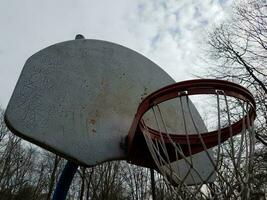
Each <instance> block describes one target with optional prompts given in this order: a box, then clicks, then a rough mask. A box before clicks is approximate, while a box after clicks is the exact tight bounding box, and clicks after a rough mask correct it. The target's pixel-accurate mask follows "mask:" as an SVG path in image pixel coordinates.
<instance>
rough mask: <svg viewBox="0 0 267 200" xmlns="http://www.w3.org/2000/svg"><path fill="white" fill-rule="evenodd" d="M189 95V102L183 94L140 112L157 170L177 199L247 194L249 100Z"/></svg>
mask: <svg viewBox="0 0 267 200" xmlns="http://www.w3.org/2000/svg"><path fill="white" fill-rule="evenodd" d="M190 98H191V97H190ZM191 100H192V101H193V104H194V105H195V106H193V104H192V101H190V100H189V97H188V95H187V94H185V95H182V96H179V97H176V98H175V99H171V100H168V101H164V102H163V103H160V104H155V105H154V106H153V107H152V108H150V110H148V111H147V112H146V113H145V114H144V116H143V117H142V120H141V127H142V128H141V129H142V132H143V135H144V138H145V141H146V143H147V146H148V148H149V151H150V153H151V156H152V157H153V160H154V162H155V164H156V166H157V168H158V171H159V172H160V173H161V174H162V175H163V176H164V177H165V179H166V180H168V181H169V182H170V183H171V184H172V185H175V186H176V189H175V192H177V193H179V194H181V198H182V199H249V194H250V189H251V188H250V181H251V178H252V172H251V168H252V164H253V153H254V146H255V141H254V131H253V122H252V121H253V119H251V118H250V117H249V115H248V113H249V110H250V109H251V105H250V103H249V102H247V101H244V100H240V99H238V98H235V97H229V96H226V95H225V93H224V92H223V91H219V92H217V94H215V95H196V96H193V98H191ZM166 104H169V105H170V104H172V105H173V106H168V108H170V107H171V108H173V109H171V110H170V109H165V107H166V106H165V105H166ZM195 107H196V108H195ZM197 110H198V111H199V112H197ZM238 121H239V122H240V123H239V129H238V131H237V129H236V127H235V126H234V124H235V123H236V122H238ZM154 130H155V131H156V132H157V136H155V134H153V132H155V131H154ZM207 132H209V133H212V134H213V135H212V134H209V135H210V136H209V137H205V134H206V133H207ZM237 132H238V133H237ZM227 134H228V136H226V135H227ZM181 135H182V136H183V139H182V140H181V139H180V140H179V139H177V138H180V137H179V136H181ZM206 135H207V134H206ZM176 136H177V137H176ZM214 137H216V138H215V140H214ZM177 141H181V142H177Z"/></svg>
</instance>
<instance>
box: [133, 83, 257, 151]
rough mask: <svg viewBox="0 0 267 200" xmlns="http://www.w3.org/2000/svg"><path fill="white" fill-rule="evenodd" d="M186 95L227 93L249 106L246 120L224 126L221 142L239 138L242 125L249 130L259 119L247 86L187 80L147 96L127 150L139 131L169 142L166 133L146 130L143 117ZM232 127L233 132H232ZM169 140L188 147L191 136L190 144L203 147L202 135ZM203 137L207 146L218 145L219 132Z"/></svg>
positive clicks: (138, 111)
mask: <svg viewBox="0 0 267 200" xmlns="http://www.w3.org/2000/svg"><path fill="white" fill-rule="evenodd" d="M185 93H186V95H188V96H190V95H197V94H220V93H221V94H224V95H226V96H231V97H235V98H238V99H240V100H243V101H245V102H248V103H249V104H250V109H249V111H248V113H247V114H246V115H245V116H244V118H242V119H240V120H239V121H237V122H235V123H233V124H232V125H231V126H230V127H225V128H223V129H221V131H220V133H221V142H223V141H225V140H227V139H228V138H229V137H230V136H233V135H236V134H238V133H240V132H241V131H242V125H243V124H244V122H245V125H246V128H248V127H249V126H251V124H252V123H253V121H254V120H255V117H256V103H255V100H254V98H253V95H252V94H251V93H250V92H249V91H248V90H247V89H246V88H244V87H242V86H240V85H238V84H235V83H232V82H228V81H224V80H214V79H195V80H188V81H183V82H178V83H174V84H171V85H168V86H166V87H163V88H161V89H159V90H157V91H155V92H153V93H152V94H150V95H148V96H147V97H146V98H145V99H144V100H143V101H142V102H141V103H140V105H139V107H138V109H137V113H136V115H135V119H134V121H133V123H132V126H131V129H130V131H129V134H128V148H129V149H128V150H129V151H130V150H131V147H132V143H133V140H134V137H135V134H138V133H136V132H137V130H141V132H142V133H144V134H149V136H150V137H151V138H152V139H160V137H161V136H160V135H162V136H163V138H164V142H166V143H169V142H170V141H169V139H168V136H167V133H162V132H160V133H159V132H158V131H157V130H154V129H151V128H148V129H147V128H146V131H145V130H144V127H145V125H144V124H143V121H142V120H141V119H142V116H143V115H144V114H145V113H146V111H148V110H149V109H150V108H151V107H153V106H155V105H157V104H159V103H161V102H164V101H167V100H170V99H173V98H176V97H179V96H183V95H184V94H185ZM246 118H249V119H250V124H248V122H247V120H246ZM230 128H231V133H230V131H229V130H230ZM169 137H171V138H172V140H173V141H174V142H176V143H179V144H187V140H188V137H189V140H190V144H192V145H199V144H201V141H200V136H199V134H190V135H176V134H169ZM201 137H202V138H203V140H204V142H205V144H207V146H210V147H211V146H215V145H216V144H217V143H218V130H217V131H212V132H206V133H201Z"/></svg>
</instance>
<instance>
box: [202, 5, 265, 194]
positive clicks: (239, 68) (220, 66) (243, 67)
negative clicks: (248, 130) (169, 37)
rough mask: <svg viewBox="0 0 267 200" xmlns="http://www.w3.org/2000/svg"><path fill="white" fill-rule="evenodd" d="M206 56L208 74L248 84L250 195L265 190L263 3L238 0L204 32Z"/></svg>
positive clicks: (246, 85) (262, 192)
mask: <svg viewBox="0 0 267 200" xmlns="http://www.w3.org/2000/svg"><path fill="white" fill-rule="evenodd" d="M207 43H208V46H209V48H210V49H209V51H208V56H209V59H210V61H211V62H212V64H213V66H214V67H211V68H209V72H208V74H207V76H208V77H214V78H217V79H225V80H230V81H233V82H236V83H239V84H241V85H243V86H244V87H246V88H248V89H249V90H250V91H251V92H252V93H253V95H254V97H255V100H256V104H257V118H256V121H255V134H256V139H257V144H256V150H255V151H256V154H255V155H256V156H255V162H254V163H255V164H254V166H253V167H254V168H253V169H254V170H253V173H254V174H255V175H256V176H255V180H254V191H253V194H252V197H251V198H253V199H259V198H260V196H262V195H263V194H264V193H265V192H266V177H267V172H266V165H267V159H266V155H267V151H266V146H267V67H266V63H267V4H266V1H263V0H246V1H239V2H238V3H237V4H236V5H235V7H234V13H233V16H232V18H231V19H230V20H228V21H224V22H223V23H222V24H220V25H218V26H217V27H216V28H215V29H214V30H213V31H211V32H210V33H209V35H208V42H207Z"/></svg>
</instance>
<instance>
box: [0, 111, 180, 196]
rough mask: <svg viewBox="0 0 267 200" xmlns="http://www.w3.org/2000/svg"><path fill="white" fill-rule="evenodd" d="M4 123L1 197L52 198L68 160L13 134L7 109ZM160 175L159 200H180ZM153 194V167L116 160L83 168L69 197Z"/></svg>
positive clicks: (1, 128) (0, 130)
mask: <svg viewBox="0 0 267 200" xmlns="http://www.w3.org/2000/svg"><path fill="white" fill-rule="evenodd" d="M0 122H1V126H0V200H30V199H32V200H50V199H51V197H52V195H53V191H54V189H55V186H56V182H57V180H58V179H59V176H60V173H61V171H62V169H63V167H64V165H65V163H66V160H65V159H63V158H61V157H59V156H57V155H55V154H53V153H50V152H48V151H45V150H43V149H41V148H39V147H36V146H35V145H32V144H30V143H28V142H26V141H24V140H22V139H20V138H19V137H17V136H15V135H14V134H12V133H10V131H9V130H8V129H7V127H6V126H5V123H4V120H3V112H1V115H0ZM156 176H157V180H156V181H157V183H156V193H157V198H156V199H166V200H168V199H176V197H175V193H174V194H173V192H172V191H173V187H171V186H170V185H169V184H166V183H165V181H164V180H163V178H162V177H160V176H159V175H156ZM151 195H152V194H151V180H150V170H149V169H145V168H140V167H137V166H133V165H129V164H127V163H126V162H124V161H113V162H108V163H104V164H101V165H98V166H96V167H92V168H84V167H80V168H79V170H78V172H77V173H76V174H75V177H74V180H73V182H72V185H71V188H70V190H69V193H68V196H67V199H79V200H89V199H90V200H104V199H109V200H120V199H121V200H122V199H123V200H128V199H129V200H130V199H131V200H132V199H135V200H143V199H149V198H151Z"/></svg>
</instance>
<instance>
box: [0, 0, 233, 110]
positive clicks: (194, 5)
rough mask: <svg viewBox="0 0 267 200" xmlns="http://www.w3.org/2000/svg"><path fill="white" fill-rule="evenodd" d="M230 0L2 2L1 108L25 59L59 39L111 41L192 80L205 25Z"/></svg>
mask: <svg viewBox="0 0 267 200" xmlns="http://www.w3.org/2000/svg"><path fill="white" fill-rule="evenodd" d="M231 5H232V0H177V1H175V0H112V1H111V0H95V1H94V0H45V1H41V0H24V1H22V0H6V1H4V0H1V2H0V25H1V31H0V106H1V107H2V108H5V107H6V106H7V103H8V100H9V98H10V96H11V94H12V91H13V89H14V87H15V84H16V82H17V79H18V76H19V74H20V72H21V70H22V67H23V65H24V63H25V61H26V59H27V58H28V57H30V56H31V55H32V54H34V53H35V52H37V51H39V50H41V49H43V48H45V47H47V46H49V45H52V44H54V43H58V42H61V41H66V40H71V39H74V37H75V35H76V34H77V33H81V34H83V35H84V36H85V37H86V38H90V39H101V40H107V41H111V42H115V43H118V44H121V45H124V46H127V47H129V48H131V49H134V50H136V51H138V52H139V53H141V54H143V55H145V56H146V57H148V58H149V59H151V60H152V61H154V62H155V63H157V64H158V65H159V66H160V67H162V68H163V69H164V70H165V71H167V73H169V74H170V75H171V76H172V77H173V78H174V79H175V80H176V81H181V80H185V79H190V78H192V75H191V74H192V73H196V71H197V69H198V67H199V65H200V64H199V63H198V62H199V61H198V55H199V53H200V49H201V45H200V43H201V41H202V40H203V35H205V33H206V31H207V29H209V28H210V27H211V26H213V25H214V24H216V23H218V22H219V21H220V20H222V19H224V18H225V17H227V14H228V13H229V12H230V10H231Z"/></svg>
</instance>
